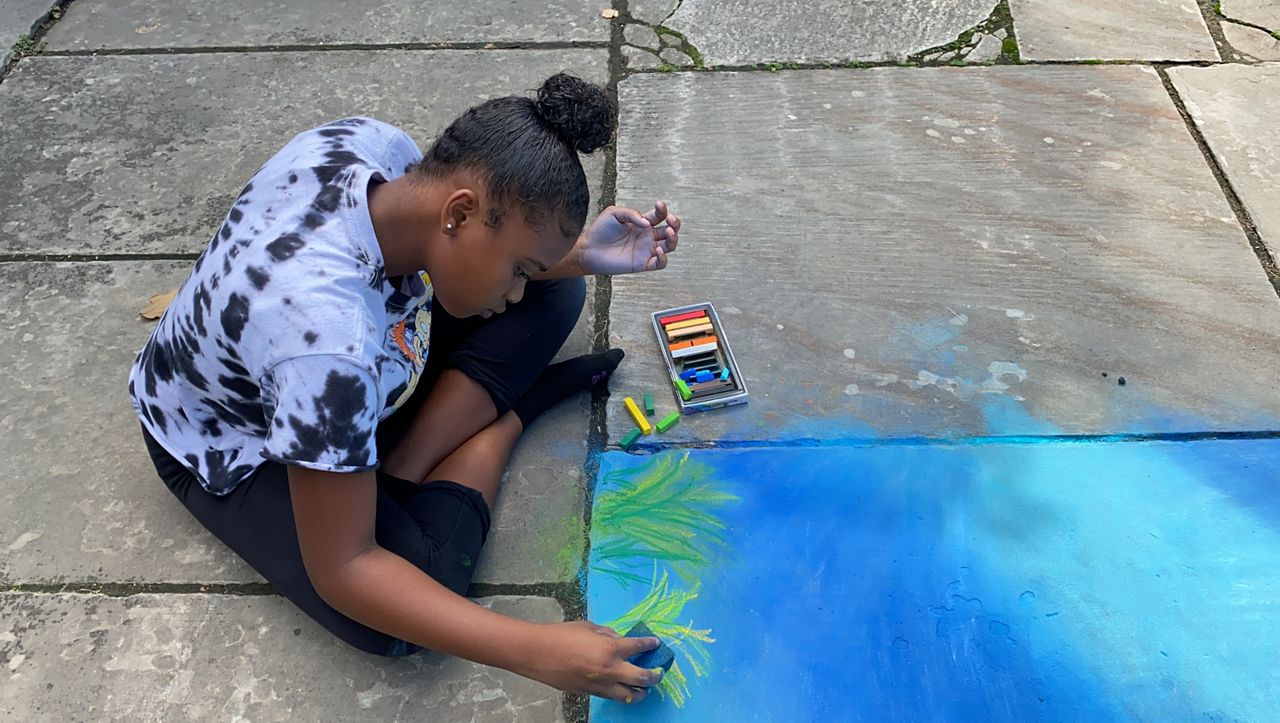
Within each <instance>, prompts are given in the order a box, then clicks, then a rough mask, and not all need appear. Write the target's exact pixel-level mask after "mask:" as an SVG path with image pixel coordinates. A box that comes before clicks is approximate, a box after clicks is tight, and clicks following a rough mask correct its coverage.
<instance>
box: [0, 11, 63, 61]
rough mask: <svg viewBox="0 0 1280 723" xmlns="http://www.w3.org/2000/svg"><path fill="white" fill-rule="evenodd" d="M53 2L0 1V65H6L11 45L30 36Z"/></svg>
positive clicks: (46, 14)
mask: <svg viewBox="0 0 1280 723" xmlns="http://www.w3.org/2000/svg"><path fill="white" fill-rule="evenodd" d="M52 7H53V0H0V52H2V53H4V58H3V60H0V63H8V62H9V57H10V56H11V55H12V52H11V51H12V50H13V44H14V43H16V42H17V41H18V39H19V38H21V37H24V36H27V35H30V34H31V31H33V30H35V28H36V26H37V25H39V24H40V22H41V21H42V20H44V18H45V17H47V16H48V14H49V9H50V8H52Z"/></svg>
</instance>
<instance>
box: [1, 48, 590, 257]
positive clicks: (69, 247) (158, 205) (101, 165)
mask: <svg viewBox="0 0 1280 723" xmlns="http://www.w3.org/2000/svg"><path fill="white" fill-rule="evenodd" d="M607 59H608V58H607V52H606V51H604V50H598V51H596V50H510V51H394V50H388V51H323V52H315V53H307V52H290V53H243V54H242V53H213V54H197V55H173V56H169V55H164V56H159V55H138V56H113V57H34V58H27V59H24V60H23V61H22V62H21V63H20V64H19V65H18V67H17V68H16V69H15V70H14V71H13V72H12V73H11V74H10V75H9V76H8V77H7V78H6V79H5V81H4V83H3V85H0V120H3V121H4V123H5V126H6V127H7V128H9V129H10V131H9V132H7V133H4V134H2V135H0V153H3V154H4V156H5V157H7V158H9V159H11V162H10V163H7V164H5V165H4V167H3V169H2V170H0V183H3V185H4V186H5V187H6V188H9V189H12V192H11V193H9V194H6V195H5V198H4V200H2V201H0V253H19V254H21V253H166V252H168V253H172V252H186V253H194V252H196V251H198V250H199V249H201V248H203V247H204V245H205V244H206V243H207V242H208V240H209V237H210V235H211V234H212V233H213V231H214V230H215V229H216V228H217V225H218V223H219V222H220V221H221V219H222V218H223V216H224V215H225V214H226V212H227V208H228V207H230V204H231V202H232V201H233V200H234V199H235V194H236V193H238V192H239V189H240V188H241V187H242V186H243V185H244V182H245V180H246V179H247V178H249V176H251V175H252V174H253V172H254V171H255V170H256V169H257V168H258V167H259V166H260V165H261V164H262V163H263V162H264V161H266V160H267V159H268V158H269V157H270V156H271V154H272V153H275V152H276V151H277V150H278V149H279V148H280V147H281V146H283V145H284V144H285V143H286V142H288V140H289V138H291V137H292V136H293V135H294V134H295V133H297V132H299V131H302V130H305V129H307V128H310V127H314V126H316V125H319V124H321V123H324V122H325V121H328V120H332V119H334V118H340V117H343V116H347V115H370V116H374V117H376V118H379V119H381V120H385V121H387V122H390V123H392V124H395V125H397V126H399V127H401V128H403V129H405V131H406V132H408V133H409V135H410V136H412V137H413V138H414V139H415V140H416V141H417V142H418V144H419V145H420V146H427V145H429V144H430V143H431V141H432V139H434V138H435V136H436V135H437V134H438V133H439V132H440V131H442V130H443V129H444V128H445V126H446V125H447V124H448V123H449V122H451V121H452V120H453V119H454V118H455V117H456V116H457V115H458V114H460V113H461V112H462V111H464V110H466V108H467V107H469V106H471V105H473V104H475V103H477V102H480V101H482V100H485V99H487V98H491V97H495V96H500V95H507V94H510V93H517V92H522V91H523V90H524V89H529V88H537V87H538V85H540V84H541V82H542V81H543V80H544V79H546V78H547V77H548V76H550V75H552V74H553V73H555V72H557V71H559V70H562V69H569V70H572V71H574V72H577V73H578V74H580V75H582V76H583V77H584V78H587V79H589V80H592V81H595V82H603V81H604V80H605V79H606V78H607V77H608V75H607V67H606V65H607ZM335 79H340V80H341V82H335ZM246 88H252V91H251V92H247V91H246ZM586 169H587V174H588V178H589V179H590V183H591V186H592V189H593V194H595V195H598V189H599V188H600V186H599V184H600V179H601V176H602V173H603V170H602V169H603V157H602V155H601V154H596V156H595V157H588V163H587V164H586Z"/></svg>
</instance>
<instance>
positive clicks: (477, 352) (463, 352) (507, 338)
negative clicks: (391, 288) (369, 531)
mask: <svg viewBox="0 0 1280 723" xmlns="http://www.w3.org/2000/svg"><path fill="white" fill-rule="evenodd" d="M585 297H586V283H585V281H583V280H582V279H580V278H579V279H562V280H556V281H541V282H530V283H529V284H528V285H527V287H526V289H525V295H524V298H523V299H522V300H521V301H520V303H518V304H513V305H511V306H509V307H508V309H507V311H506V312H505V313H503V314H500V315H497V316H493V317H491V318H489V319H480V318H478V317H476V318H469V319H457V318H454V317H452V316H449V314H448V313H447V312H446V311H445V310H444V309H442V308H441V307H440V305H439V304H436V305H434V306H433V307H432V312H431V337H430V345H429V346H428V350H427V366H426V369H425V370H424V371H423V375H422V379H421V380H420V381H419V383H418V387H417V389H415V390H414V393H413V396H412V397H411V398H410V399H409V400H408V401H407V402H406V403H405V404H404V406H403V407H401V408H400V410H398V411H397V412H396V413H395V414H393V415H392V416H391V417H389V418H388V419H387V420H385V421H384V422H383V423H382V424H381V425H379V427H378V446H379V449H380V454H385V452H386V451H387V450H390V449H391V448H392V447H393V446H394V445H395V443H396V442H397V441H399V439H400V438H401V437H402V436H403V434H404V433H405V431H407V429H408V427H409V424H410V422H412V420H413V418H414V416H415V415H416V414H417V411H418V409H419V408H421V406H422V402H423V400H424V399H425V398H426V396H427V394H428V393H429V392H430V390H431V387H432V386H434V384H435V382H436V380H438V379H439V377H440V373H441V372H443V371H444V370H445V369H458V370H460V371H462V372H463V373H464V374H466V375H467V376H468V377H470V378H472V379H474V380H476V381H477V382H478V383H479V384H480V385H481V386H483V387H484V388H485V390H487V391H488V392H489V395H490V397H492V398H493V403H494V405H495V406H496V407H497V408H498V414H499V416H501V415H502V414H505V413H506V412H507V411H509V410H510V409H511V407H512V405H514V404H515V402H516V401H517V400H518V399H519V398H520V397H521V396H522V395H523V394H524V393H525V391H526V390H527V389H528V388H529V386H530V385H531V384H532V383H533V381H534V379H536V378H537V376H538V374H540V373H541V372H542V370H543V369H544V368H545V367H546V366H547V364H548V363H549V362H550V361H551V359H552V357H554V356H555V355H556V352H558V351H559V350H560V347H561V345H563V344H564V340H565V339H566V338H568V336H569V332H570V331H571V330H572V329H573V325H574V324H575V323H576V322H577V319H578V316H579V315H580V314H581V313H582V305H583V301H584V299H585ZM143 437H144V439H145V441H146V444H147V449H148V451H150V453H151V458H152V460H153V461H154V463H155V467H156V471H157V472H158V473H159V475H160V478H161V479H162V480H164V483H165V485H166V486H167V487H168V488H169V490H170V491H171V492H173V494H174V495H175V496H176V497H177V498H178V500H179V501H180V502H182V504H183V506H185V507H186V508H187V509H188V510H189V511H190V512H191V514H192V515H194V516H195V518H196V519H197V520H199V521H200V522H201V524H203V525H204V526H205V527H207V528H208V529H209V531H210V532H212V533H213V534H214V536H216V537H217V538H218V539H219V540H222V542H223V543H225V544H226V545H227V546H228V547H230V548H231V549H232V550H234V551H235V553H236V554H238V555H239V556H240V557H242V558H244V560H245V561H246V562H248V563H249V565H250V566H252V567H253V569H255V570H257V571H258V574H260V575H262V576H263V577H264V578H266V579H267V582H269V583H271V585H272V586H273V587H274V588H275V589H276V590H277V591H279V592H280V594H281V595H283V596H285V597H286V598H288V599H289V600H290V601H291V602H293V604H295V605H297V606H298V608H300V609H301V610H302V611H303V612H304V613H306V614H307V615H309V616H310V617H311V618H312V619H314V620H315V621H316V622H318V623H320V625H322V626H323V627H324V628H325V629H326V630H328V631H329V632H331V633H333V634H334V635H336V636H337V637H338V638H340V639H342V640H343V641H345V642H347V643H349V644H351V645H352V646H354V647H356V648H359V649H360V650H363V651H365V652H368V653H373V654H375V655H406V654H408V653H412V652H416V651H417V650H419V649H420V648H419V647H418V646H416V645H413V644H411V643H408V642H405V641H403V640H398V639H396V638H394V637H392V636H390V635H386V634H385V633H381V632H378V631H377V630H374V629H372V628H369V627H367V626H365V625H362V624H360V623H358V622H356V621H354V620H352V619H351V618H349V617H347V616H345V615H343V614H342V613H340V612H338V611H337V610H334V609H333V608H332V607H330V606H329V604H328V603H326V602H325V601H324V600H322V599H321V598H320V595H319V594H318V593H316V591H315V588H314V587H313V586H312V585H311V580H310V579H309V578H308V577H307V572H306V570H305V569H304V567H303V565H302V552H301V550H300V549H299V547H298V533H297V529H296V528H295V526H294V519H293V505H292V502H291V501H290V498H289V480H288V470H287V467H285V466H284V465H281V464H277V463H275V462H264V463H263V464H262V466H260V467H259V468H258V469H257V470H256V471H255V472H254V473H253V475H252V476H250V477H249V478H248V479H246V480H244V481H242V482H240V484H238V485H236V487H235V488H234V489H233V490H232V491H231V492H230V493H229V494H227V495H225V496H221V497H219V496H215V495H212V494H209V493H208V492H206V491H205V490H204V488H203V487H201V486H200V483H199V481H198V480H197V479H196V478H195V476H194V475H192V474H191V472H190V471H188V470H187V468H186V467H184V466H183V465H182V463H180V462H178V461H177V460H176V459H174V458H173V457H172V456H171V455H170V454H169V453H168V452H166V451H165V450H164V449H163V448H162V447H160V445H159V444H158V443H157V442H156V441H155V440H154V439H153V438H152V437H151V436H150V435H149V434H147V432H146V430H145V429H144V430H143ZM377 488H378V491H377V494H378V501H377V512H376V520H375V533H374V534H375V538H376V540H377V542H378V545H379V546H381V547H383V548H385V549H387V550H389V551H391V552H393V553H395V554H397V555H400V556H401V557H403V558H404V559H406V560H408V561H409V562H410V563H412V564H414V565H416V566H418V568H420V569H421V570H422V571H424V572H426V573H427V574H428V575H430V576H431V577H433V578H435V579H436V580H437V581H439V582H440V583H441V584H443V585H445V586H446V587H448V588H449V589H450V590H453V591H454V592H456V593H458V594H459V595H465V594H466V591H467V588H468V587H469V585H470V583H471V576H472V574H473V573H474V572H475V565H476V562H477V560H478V558H479V555H480V548H481V546H483V545H484V541H485V538H486V537H487V535H488V533H489V507H488V505H486V504H485V502H484V498H483V497H481V495H480V493H479V492H478V491H476V490H474V489H471V488H469V487H464V486H462V485H460V484H456V483H454V482H448V481H434V482H430V483H428V484H423V485H419V484H415V483H413V482H407V481H405V480H401V479H397V478H395V477H392V476H391V475H388V474H384V473H382V472H378V473H377Z"/></svg>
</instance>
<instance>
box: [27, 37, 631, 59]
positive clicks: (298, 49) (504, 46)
mask: <svg viewBox="0 0 1280 723" xmlns="http://www.w3.org/2000/svg"><path fill="white" fill-rule="evenodd" d="M608 47H609V45H608V43H604V42H600V41H597V40H567V41H548V42H533V41H530V42H514V41H511V42H499V41H474V42H451V43H444V42H441V43H329V44H324V45H307V44H278V43H277V44H264V45H213V46H207V47H198V48H104V49H97V50H48V51H44V52H42V53H41V55H46V56H50V57H58V58H74V57H85V56H89V57H99V56H106V55H210V54H217V53H317V52H328V51H340V50H603V49H605V48H608Z"/></svg>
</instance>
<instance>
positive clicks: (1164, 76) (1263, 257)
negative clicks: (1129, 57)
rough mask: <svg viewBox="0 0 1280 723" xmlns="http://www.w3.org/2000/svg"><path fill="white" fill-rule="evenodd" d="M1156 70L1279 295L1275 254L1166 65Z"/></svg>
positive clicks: (1279, 285) (1279, 274)
mask: <svg viewBox="0 0 1280 723" xmlns="http://www.w3.org/2000/svg"><path fill="white" fill-rule="evenodd" d="M1156 73H1158V74H1159V75H1160V81H1161V82H1162V83H1164V88H1165V90H1166V91H1167V92H1168V93H1169V98H1170V99H1172V101H1173V105H1174V107H1176V108H1177V109H1178V115H1180V116H1182V122H1183V124H1185V125H1186V127H1187V131H1188V132H1190V133H1191V137H1192V138H1194V139H1195V141H1196V145H1197V146H1199V148H1200V154H1201V155H1202V156H1204V160H1205V162H1206V163H1208V164H1209V170H1210V171H1212V172H1213V177H1214V178H1216V179H1217V180H1218V186H1219V187H1220V188H1221V189H1222V193H1223V195H1224V196H1226V198H1227V203H1228V204H1229V205H1230V206H1231V210H1232V211H1234V212H1235V214H1236V220H1237V221H1239V222H1240V227H1241V228H1243V229H1244V234H1245V236H1246V237H1247V238H1248V239H1249V246H1251V247H1252V248H1253V253H1254V255H1256V256H1257V257H1258V262H1259V263H1260V264H1262V270H1263V272H1265V273H1266V275H1267V280H1268V281H1270V282H1271V288H1272V289H1274V290H1275V292H1276V295H1277V296H1280V267H1277V266H1276V260H1275V257H1273V256H1272V255H1271V251H1269V250H1268V249H1267V246H1266V244H1264V243H1263V242H1262V236H1261V235H1259V234H1258V227H1257V225H1256V224H1255V223H1254V222H1253V217H1252V216H1250V215H1249V210H1248V209H1246V208H1245V207H1244V203H1242V202H1241V201H1240V196H1239V194H1237V193H1236V189H1235V188H1234V187H1233V186H1232V185H1231V181H1230V180H1229V179H1228V178H1227V174H1226V173H1225V172H1224V171H1223V170H1222V164H1220V163H1219V162H1218V157H1217V156H1215V155H1214V154H1213V150H1212V149H1211V148H1210V147H1209V143H1208V141H1206V140H1205V138H1204V134H1203V133H1201V132H1200V128H1199V127H1198V126H1197V125H1196V123H1195V121H1194V120H1193V119H1192V118H1191V113H1190V112H1188V111H1187V106H1186V104H1185V103H1183V100H1182V96H1180V95H1178V90H1177V88H1175V87H1174V85H1173V81H1172V80H1170V78H1169V72H1168V69H1167V68H1165V67H1164V66H1163V65H1157V66H1156Z"/></svg>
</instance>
